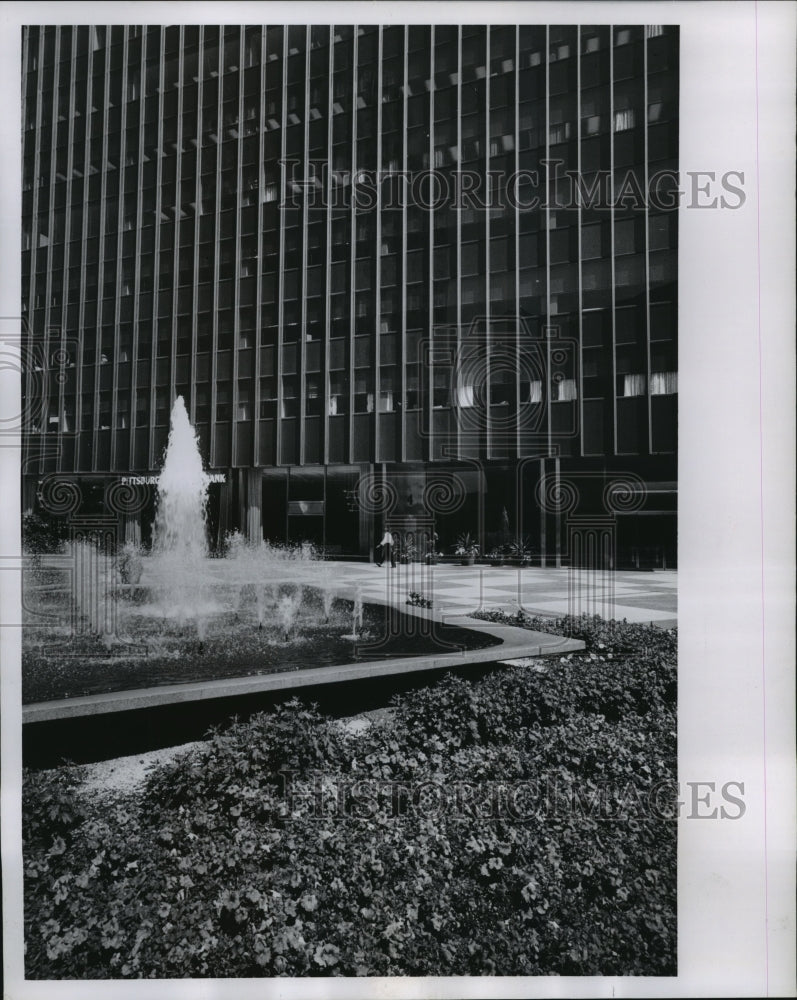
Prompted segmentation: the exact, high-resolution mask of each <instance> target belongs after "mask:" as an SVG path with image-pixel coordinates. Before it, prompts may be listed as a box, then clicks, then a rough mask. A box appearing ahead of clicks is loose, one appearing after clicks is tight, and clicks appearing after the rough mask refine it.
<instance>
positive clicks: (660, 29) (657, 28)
mask: <svg viewBox="0 0 797 1000" xmlns="http://www.w3.org/2000/svg"><path fill="white" fill-rule="evenodd" d="M663 34H664V25H663V24H646V25H645V38H658V37H659V35H663Z"/></svg>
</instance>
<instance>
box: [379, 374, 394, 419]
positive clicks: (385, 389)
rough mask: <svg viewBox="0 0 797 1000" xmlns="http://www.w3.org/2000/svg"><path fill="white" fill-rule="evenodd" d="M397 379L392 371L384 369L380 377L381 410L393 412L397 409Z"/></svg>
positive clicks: (381, 411) (382, 411)
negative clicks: (395, 390)
mask: <svg viewBox="0 0 797 1000" xmlns="http://www.w3.org/2000/svg"><path fill="white" fill-rule="evenodd" d="M395 381H396V376H395V373H394V372H392V371H383V372H382V374H381V376H380V379H379V412H380V413H392V411H393V410H394V409H395V396H394V389H395Z"/></svg>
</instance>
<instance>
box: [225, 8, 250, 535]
mask: <svg viewBox="0 0 797 1000" xmlns="http://www.w3.org/2000/svg"><path fill="white" fill-rule="evenodd" d="M237 27H238V137H237V139H236V145H237V152H236V166H235V237H234V240H235V269H234V272H233V288H232V295H233V298H232V386H231V392H230V399H231V403H232V411H231V413H230V465H233V466H234V465H237V464H238V371H239V362H240V357H239V355H240V339H241V338H240V335H241V317H240V305H241V220H242V212H243V209H242V206H241V193H242V190H243V164H242V162H241V161H242V159H243V135H244V76H245V72H244V64H245V58H244V45H245V38H244V31H245V26H244V25H242V24H241V25H238V26H237ZM251 398H252V397H251V395H250V399H251ZM249 461H251V454H250V455H249V456H248V457H247V459H246V460H245V463H244V464H248V463H249ZM245 489H247V490H248V489H249V486H248V480H247V485H246V487H245ZM248 503H249V500H248V495H247V499H246V501H245V506H246V508H247V509H248ZM248 534H249V531H248V527H247V536H248Z"/></svg>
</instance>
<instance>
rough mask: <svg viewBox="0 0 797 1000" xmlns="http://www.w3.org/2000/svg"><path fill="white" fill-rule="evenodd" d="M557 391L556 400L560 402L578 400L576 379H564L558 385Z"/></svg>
mask: <svg viewBox="0 0 797 1000" xmlns="http://www.w3.org/2000/svg"><path fill="white" fill-rule="evenodd" d="M556 389H557V391H556V399H557V401H558V402H560V403H564V402H571V401H572V400H574V399H576V380H575V379H574V378H563V379H562V381H561V382H559V383H558V384H557V387H556Z"/></svg>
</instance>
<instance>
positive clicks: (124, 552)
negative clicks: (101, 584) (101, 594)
mask: <svg viewBox="0 0 797 1000" xmlns="http://www.w3.org/2000/svg"><path fill="white" fill-rule="evenodd" d="M116 567H117V569H118V570H119V576H120V577H121V580H122V583H130V584H134V585H135V584H137V583H138V582H139V581H140V580H141V574H142V572H143V570H144V563H143V561H142V559H141V549H140V547H139V546H138V545H136V543H135V542H125V544H124V545H123V546H122V548H121V549H120V551H119V553H118V554H117V556H116Z"/></svg>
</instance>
